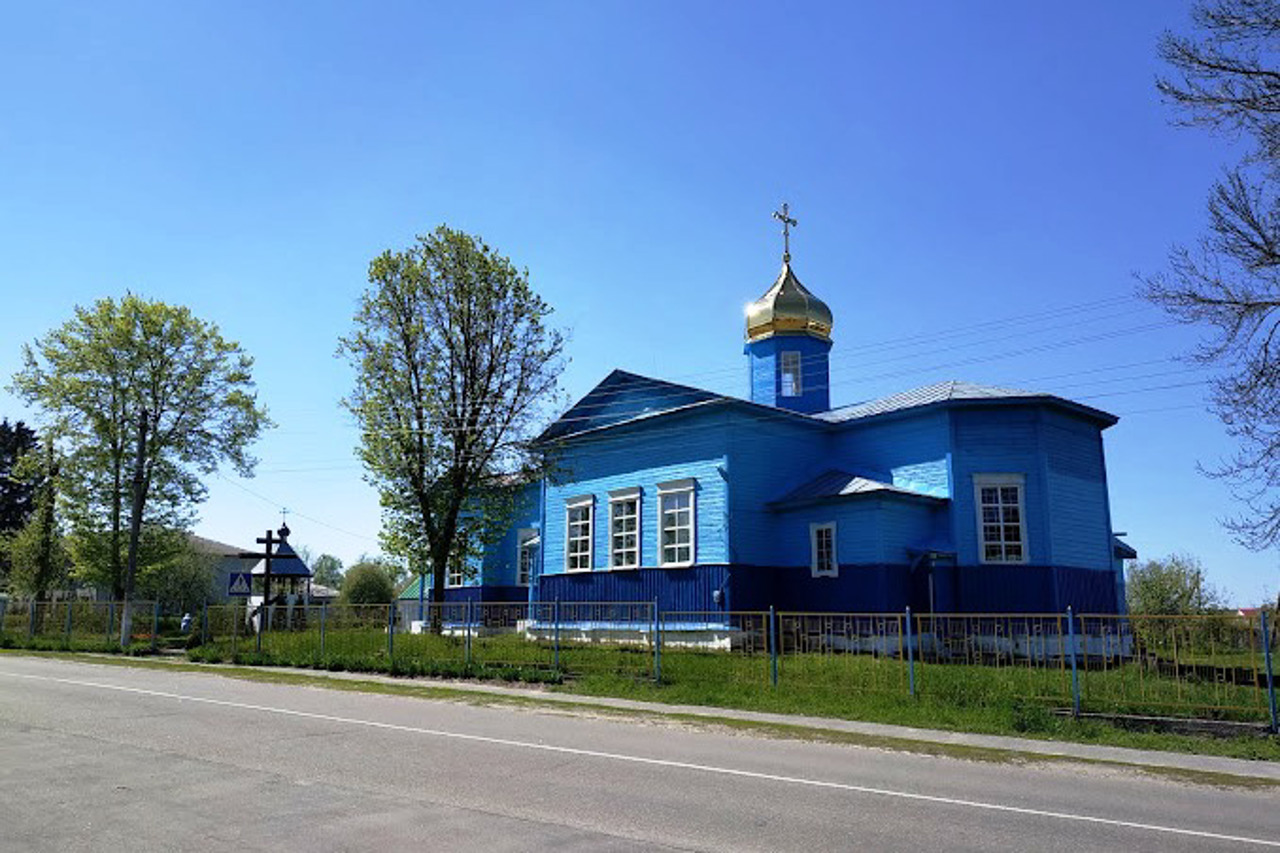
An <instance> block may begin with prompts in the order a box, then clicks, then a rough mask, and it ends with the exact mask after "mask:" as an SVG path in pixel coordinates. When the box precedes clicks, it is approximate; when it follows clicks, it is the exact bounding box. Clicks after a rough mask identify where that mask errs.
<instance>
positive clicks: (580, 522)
mask: <svg viewBox="0 0 1280 853" xmlns="http://www.w3.org/2000/svg"><path fill="white" fill-rule="evenodd" d="M593 509H594V506H593V503H592V498H591V496H590V495H587V496H585V497H581V498H575V499H574V500H571V501H569V502H568V503H566V504H565V527H566V528H567V529H566V531H565V566H564V567H565V571H569V572H587V571H590V570H591V533H592V527H593V524H592V522H593V518H592V516H593V512H592V510H593Z"/></svg>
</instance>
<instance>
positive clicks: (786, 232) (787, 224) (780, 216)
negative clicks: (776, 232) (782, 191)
mask: <svg viewBox="0 0 1280 853" xmlns="http://www.w3.org/2000/svg"><path fill="white" fill-rule="evenodd" d="M790 214H791V207H790V205H788V204H787V203H786V202H785V201H784V202H783V203H782V210H775V211H774V212H773V218H774V219H776V220H778V221H779V222H781V223H782V262H783V263H784V264H789V263H791V229H792V228H795V227H796V225H798V224H799V223H798V222H796V220H795V219H793V218H792V217H791V215H790Z"/></svg>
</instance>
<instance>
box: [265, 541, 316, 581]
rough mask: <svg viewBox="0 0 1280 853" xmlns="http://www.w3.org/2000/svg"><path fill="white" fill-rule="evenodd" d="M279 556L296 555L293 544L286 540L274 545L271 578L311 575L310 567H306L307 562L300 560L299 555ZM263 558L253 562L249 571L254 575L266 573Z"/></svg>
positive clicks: (305, 576)
mask: <svg viewBox="0 0 1280 853" xmlns="http://www.w3.org/2000/svg"><path fill="white" fill-rule="evenodd" d="M281 557H286V558H292V557H298V552H297V551H295V550H293V546H292V545H290V544H289V543H288V542H281V543H280V544H279V545H277V546H276V550H275V552H274V553H273V554H272V555H271V577H273V578H309V577H311V569H309V568H307V564H306V563H304V562H303V561H302V558H301V557H298V558H297V559H296V560H295V559H283V560H282V559H280V558H281ZM263 562H264V561H263V560H259V561H258V562H256V563H254V564H253V568H252V569H250V571H251V572H252V573H253V574H255V575H262V574H266V567H265V566H264V565H263Z"/></svg>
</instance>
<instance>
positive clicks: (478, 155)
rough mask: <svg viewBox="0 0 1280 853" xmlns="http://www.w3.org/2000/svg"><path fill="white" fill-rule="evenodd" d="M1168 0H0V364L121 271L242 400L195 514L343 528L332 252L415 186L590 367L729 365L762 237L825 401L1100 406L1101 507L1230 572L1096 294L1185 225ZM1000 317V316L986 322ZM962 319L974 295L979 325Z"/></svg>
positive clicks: (364, 548)
mask: <svg viewBox="0 0 1280 853" xmlns="http://www.w3.org/2000/svg"><path fill="white" fill-rule="evenodd" d="M1186 20H1187V6H1186V5H1185V4H1183V3H1178V2H1167V1H1166V0H1160V1H1159V2H1133V3H1114V2H1079V3H1070V4H1039V3H1021V2H1004V3H990V2H974V3H952V2H933V3H918V4H907V5H902V4H852V3H832V4H828V5H825V6H824V5H821V4H806V5H805V6H804V7H800V6H799V5H798V4H795V5H790V6H785V5H784V4H779V3H768V4H762V3H741V2H734V3H728V2H725V3H659V2H649V3H628V4H621V3H605V2H581V3H537V4H532V3H519V4H517V3H510V4H492V3H453V4H436V5H434V6H428V4H424V3H418V2H413V3H404V4H393V3H359V4H357V3H348V4H326V3H318V2H305V3H303V2H298V3H284V2H276V3H233V2H226V1H225V0H219V2H216V3H197V2H184V3H159V2H156V3H146V4H130V3H112V4H101V3H85V4H70V3H66V4H38V3H11V4H8V5H7V7H6V8H5V10H4V13H3V25H2V26H0V287H3V291H4V305H5V310H4V312H3V313H2V314H0V376H5V377H7V376H9V375H11V374H12V373H13V371H14V370H15V369H16V368H17V367H18V364H19V349H20V345H21V343H22V342H23V341H27V340H30V339H32V338H33V337H35V336H36V335H39V334H43V333H44V332H46V331H47V330H49V329H50V328H52V327H54V326H56V325H57V324H59V323H61V322H62V321H63V320H64V319H66V318H67V316H69V313H70V311H71V308H72V306H73V305H75V304H87V303H89V302H91V301H92V300H94V299H95V298H97V297H100V296H104V295H119V294H120V293H122V292H124V291H125V290H126V289H132V290H134V291H135V292H139V293H142V294H144V295H146V296H149V297H153V298H159V299H164V300H167V301H171V302H180V303H185V304H187V305H190V306H191V307H192V308H193V309H194V310H195V311H196V312H197V313H198V314H199V315H200V316H202V317H204V318H206V319H208V320H212V321H215V322H217V323H218V324H219V325H220V326H221V328H222V329H223V331H224V332H225V333H226V334H227V335H228V336H229V337H231V338H233V339H236V340H239V341H240V342H241V343H242V344H243V345H244V346H245V347H246V348H247V349H248V350H249V351H250V352H251V353H252V354H253V355H254V356H255V357H256V359H257V368H256V374H257V379H258V383H259V388H260V392H261V397H262V400H263V401H264V402H265V403H266V405H267V406H268V408H269V409H270V412H271V414H272V417H273V418H274V419H275V420H276V421H277V423H278V424H279V427H278V428H277V429H276V430H274V431H273V432H272V433H271V434H270V435H269V436H268V437H266V438H265V439H264V440H263V441H262V442H261V443H260V444H259V446H258V453H259V455H260V457H261V460H262V462H261V465H260V469H259V475H258V476H257V477H256V478H254V479H253V480H249V481H240V480H237V479H235V478H234V477H232V478H230V479H229V480H222V479H217V478H215V479H212V480H211V481H210V486H211V489H210V499H209V501H208V503H207V504H206V505H205V506H204V507H203V510H202V515H203V518H202V521H201V523H200V524H199V526H198V528H197V529H198V531H199V532H201V533H203V534H205V535H207V536H210V537H212V538H216V539H221V540H224V541H227V542H231V543H234V544H237V545H244V544H247V543H249V542H251V541H252V538H253V537H254V536H255V535H260V533H261V531H262V530H264V529H265V528H266V527H267V526H269V525H275V524H276V523H278V519H279V516H278V514H277V512H276V510H277V508H278V507H280V506H287V507H289V508H290V509H291V510H292V511H293V512H294V515H293V516H292V517H291V520H290V524H291V526H292V527H293V529H294V539H295V541H297V542H298V543H301V544H305V545H308V546H309V547H310V548H311V549H312V550H313V551H315V552H320V551H328V552H331V553H334V554H336V555H338V556H339V557H341V558H343V559H344V560H345V561H347V562H348V563H349V562H351V560H352V559H354V558H355V557H357V556H358V555H359V554H361V553H362V552H374V551H376V550H377V539H376V536H377V529H378V508H377V501H376V497H375V495H374V494H373V493H372V492H371V491H370V489H369V488H368V487H367V486H366V485H365V484H364V483H363V482H362V480H361V472H360V468H359V465H358V464H357V463H356V461H355V459H354V457H353V455H352V448H353V446H354V443H355V440H356V433H355V431H354V429H353V427H352V425H351V422H350V419H349V417H348V416H346V415H345V414H344V413H342V412H341V411H340V410H339V409H338V407H337V401H338V399H339V398H340V397H341V396H342V394H343V393H345V391H346V390H347V388H348V387H349V385H350V382H351V374H350V371H349V369H348V368H347V367H346V366H345V364H343V363H342V362H340V361H339V360H337V359H335V358H334V355H333V354H334V348H335V342H336V339H337V337H338V335H339V334H341V333H343V332H344V331H346V330H347V329H348V328H349V324H350V318H351V314H352V312H353V309H354V305H355V300H356V298H357V296H358V294H359V293H360V292H361V290H362V289H363V287H364V285H365V274H366V267H367V264H368V261H369V260H370V258H372V257H373V256H374V255H376V254H377V253H378V252H380V251H382V250H383V249H387V248H396V249H398V248H402V247H404V246H406V245H407V244H408V243H409V242H410V241H411V240H412V238H413V236H414V235H415V234H418V233H424V232H426V231H429V230H430V229H431V228H433V227H434V226H435V225H437V224H439V223H441V222H447V223H449V224H450V225H453V226H455V227H458V228H462V229H465V230H467V231H471V232H474V233H478V234H480V235H482V236H484V237H485V238H486V239H487V240H488V241H489V242H490V243H492V244H493V245H495V246H497V247H498V248H499V249H500V250H502V251H503V252H504V253H506V254H508V255H509V256H510V257H511V258H513V259H514V260H515V262H516V263H517V264H518V265H520V266H524V267H527V268H528V269H529V272H530V275H531V277H532V280H533V282H534V285H535V287H536V288H538V289H539V290H540V292H541V293H542V294H543V295H544V296H545V297H546V298H547V299H548V300H549V301H550V302H551V303H552V304H553V305H554V306H556V309H557V318H558V322H559V323H560V325H562V326H563V327H565V328H567V329H569V330H570V332H571V336H572V340H571V344H570V349H569V351H570V355H571V357H572V363H571V365H570V366H569V368H568V370H567V371H566V373H565V376H564V387H565V391H566V392H567V393H568V394H569V395H570V396H575V397H576V396H578V395H581V394H582V393H584V392H586V391H587V390H588V389H589V388H590V387H591V386H592V385H593V384H594V383H595V382H596V381H598V380H599V379H600V378H601V377H603V376H604V375H605V374H606V373H607V372H608V371H609V369H611V368H613V367H622V368H625V369H629V370H634V371H637V372H640V373H644V374H648V375H653V376H658V377H663V378H669V379H677V380H680V381H685V382H688V383H691V384H696V385H701V386H704V387H708V388H712V389H714V390H719V391H727V392H731V393H737V394H744V393H745V391H746V365H745V360H744V358H743V356H742V351H741V348H742V323H743V317H742V306H743V304H744V303H745V302H747V301H749V300H750V299H753V298H755V297H756V296H758V295H759V294H760V293H762V292H763V291H764V290H765V288H766V287H767V286H768V285H769V284H770V283H771V281H772V279H773V277H774V275H775V274H776V271H777V265H778V255H779V250H780V245H779V243H780V239H779V237H778V235H777V229H776V227H775V226H776V223H774V222H772V221H771V220H770V218H769V213H770V212H771V211H772V210H773V209H774V208H775V207H776V205H777V204H778V203H779V202H780V201H782V200H783V199H786V200H788V201H789V202H790V203H791V205H792V208H793V211H794V213H795V215H796V216H797V217H798V219H799V220H800V225H799V227H798V228H797V230H796V232H795V235H794V239H793V253H794V255H795V267H796V270H797V272H798V273H799V275H800V277H801V279H802V280H803V281H804V282H805V283H806V284H807V285H808V286H809V287H810V288H811V289H813V290H814V291H816V292H817V293H818V294H819V295H821V296H822V297H823V298H824V299H825V300H826V301H827V302H828V303H829V304H830V305H831V307H832V310H833V311H834V313H835V318H836V328H835V334H834V337H835V341H836V346H835V350H834V353H833V373H834V375H833V402H835V403H847V402H854V401H857V400H861V399H866V398H869V397H874V396H878V395H881V394H885V393H891V392H893V391H897V390H903V389H905V388H909V387H914V386H917V385H923V384H927V383H929V382H933V381H937V380H940V379H950V378H960V379H968V380H972V381H977V382H989V383H997V384H1013V385H1018V386H1024V387H1031V388H1033V389H1037V390H1046V391H1052V392H1055V393H1061V394H1063V395H1066V396H1070V397H1073V398H1076V399H1081V400H1083V401H1084V402H1087V403H1089V404H1091V405H1095V406H1098V407H1100V408H1104V409H1108V410H1110V411H1113V412H1115V413H1116V414H1118V415H1120V416H1121V422H1120V424H1119V425H1118V426H1116V427H1114V428H1113V429H1111V430H1109V431H1108V432H1107V453H1108V460H1109V465H1110V477H1111V500H1112V514H1113V517H1114V521H1115V525H1116V528H1117V529H1118V530H1125V531H1128V532H1129V540H1130V541H1131V542H1132V543H1133V544H1134V545H1135V547H1137V548H1138V550H1139V551H1140V552H1141V553H1142V554H1143V555H1144V556H1159V555H1162V554H1165V553H1168V552H1170V551H1174V550H1186V551H1190V552H1192V553H1195V554H1197V555H1199V556H1200V557H1201V558H1202V559H1203V560H1204V562H1205V564H1206V566H1207V567H1208V569H1209V572H1210V575H1211V577H1212V578H1213V579H1214V580H1215V581H1216V582H1217V583H1219V584H1220V585H1221V586H1223V587H1225V588H1226V589H1227V590H1228V592H1229V593H1230V594H1231V596H1232V597H1233V598H1234V599H1236V600H1238V601H1240V602H1246V601H1247V602H1253V601H1256V600H1258V599H1259V598H1260V597H1261V596H1263V595H1264V594H1272V595H1274V592H1275V590H1276V588H1277V586H1278V585H1280V571H1278V569H1277V557H1276V554H1275V553H1274V552H1271V553H1263V554H1254V553H1250V552H1248V551H1245V550H1244V549H1242V548H1240V547H1238V546H1236V545H1234V544H1232V542H1231V541H1230V538H1229V537H1228V536H1227V535H1226V534H1225V533H1224V532H1223V531H1222V529H1221V528H1220V526H1219V524H1218V520H1219V519H1220V518H1222V517H1224V516H1227V515H1230V514H1231V513H1233V512H1234V511H1235V507H1234V506H1233V504H1232V503H1231V500H1230V496H1229V493H1228V491H1227V489H1226V487H1225V486H1224V484H1222V483H1220V482H1217V481H1212V480H1209V479H1206V478H1205V477H1204V476H1202V475H1201V474H1199V473H1198V472H1197V470H1196V467H1197V463H1203V464H1206V465H1213V464H1214V463H1215V462H1216V461H1217V460H1219V459H1221V458H1222V457H1224V456H1225V455H1227V454H1228V453H1230V450H1231V445H1230V444H1229V443H1228V442H1227V440H1226V438H1225V437H1224V435H1223V432H1222V429H1221V427H1220V426H1219V425H1218V423H1217V422H1216V421H1215V420H1214V419H1213V417H1212V416H1211V415H1209V414H1207V413H1206V412H1205V410H1204V402H1203V401H1204V397H1205V386H1204V384H1203V381H1204V378H1205V376H1206V374H1205V373H1204V371H1202V370H1193V369H1190V368H1189V367H1188V366H1187V365H1185V364H1179V363H1177V362H1172V361H1170V360H1169V359H1171V358H1172V357H1174V356H1176V355H1178V354H1180V353H1183V352H1185V351H1186V350H1187V349H1188V348H1189V347H1190V346H1192V345H1193V344H1194V342H1195V341H1196V339H1197V333H1196V332H1195V331H1194V330H1189V329H1185V328H1181V327H1176V326H1173V325H1171V324H1169V323H1168V322H1167V321H1166V320H1165V318H1164V317H1163V316H1162V315H1160V314H1159V313H1158V312H1157V311H1155V310H1154V309H1152V308H1150V307H1149V306H1146V305H1144V304H1143V303H1141V302H1139V301H1137V300H1134V299H1132V298H1130V297H1132V294H1133V290H1134V286H1135V279H1134V274H1135V273H1137V272H1150V271H1156V270H1159V269H1160V268H1161V266H1162V264H1163V262H1164V257H1165V255H1166V253H1167V251H1168V249H1169V247H1170V246H1171V244H1173V243H1174V242H1176V241H1189V240H1194V239H1195V238H1196V236H1197V235H1198V234H1199V233H1200V231H1201V229H1202V228H1203V224H1204V214H1203V201H1204V198H1205V195H1206V192H1207V189H1208V186H1209V183H1210V181H1211V180H1212V178H1213V177H1214V175H1215V174H1216V172H1217V171H1218V170H1219V169H1220V168H1221V167H1222V166H1224V165H1227V164H1229V163H1230V162H1231V161H1232V160H1233V158H1234V156H1235V155H1234V153H1233V151H1232V149H1231V147H1230V143H1229V142H1227V141H1224V140H1220V139H1213V138H1210V137H1208V136H1206V135H1204V134H1203V133H1200V132H1198V131H1190V130H1181V129H1177V128H1174V127H1172V126H1170V123H1169V119H1170V113H1169V111H1168V110H1167V108H1165V107H1164V106H1163V105H1162V104H1161V103H1160V101H1159V99H1158V97H1157V95H1156V93H1155V90H1154V85H1153V83H1154V78H1155V76H1156V74H1157V73H1158V72H1159V71H1160V66H1159V63H1158V61H1157V59H1156V57H1155V44H1156V39H1157V37H1158V36H1159V34H1160V32H1161V31H1162V30H1164V29H1165V28H1169V27H1174V28H1185V26H1186ZM993 321H999V322H993ZM983 324H985V325H983ZM0 414H3V415H7V416H9V417H10V418H16V417H27V418H30V417H31V416H32V413H31V412H28V411H26V410H24V409H23V407H22V406H21V404H20V403H18V402H17V401H16V400H14V399H13V398H12V397H11V396H8V395H6V394H3V393H0Z"/></svg>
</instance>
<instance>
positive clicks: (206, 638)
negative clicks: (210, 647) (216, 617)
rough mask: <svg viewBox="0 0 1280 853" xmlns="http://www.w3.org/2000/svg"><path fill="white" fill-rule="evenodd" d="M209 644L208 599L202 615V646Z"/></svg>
mask: <svg viewBox="0 0 1280 853" xmlns="http://www.w3.org/2000/svg"><path fill="white" fill-rule="evenodd" d="M207 642H209V600H208V599H207V598H206V599H205V602H204V608H203V610H202V612H201V613H200V645H202V646H203V645H204V644H205V643H207Z"/></svg>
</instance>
